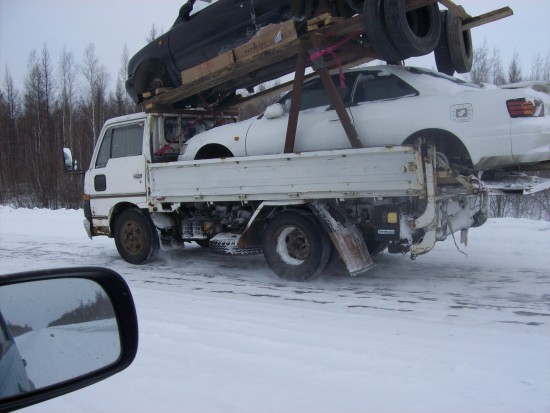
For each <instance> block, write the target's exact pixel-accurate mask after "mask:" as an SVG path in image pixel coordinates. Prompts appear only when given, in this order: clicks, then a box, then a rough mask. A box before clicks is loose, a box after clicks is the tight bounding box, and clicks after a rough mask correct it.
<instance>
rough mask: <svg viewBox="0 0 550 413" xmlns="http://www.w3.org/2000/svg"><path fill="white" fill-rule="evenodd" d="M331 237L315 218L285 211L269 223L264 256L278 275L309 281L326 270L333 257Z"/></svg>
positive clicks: (264, 238)
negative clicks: (331, 254)
mask: <svg viewBox="0 0 550 413" xmlns="http://www.w3.org/2000/svg"><path fill="white" fill-rule="evenodd" d="M330 247H331V243H330V239H329V237H328V235H327V234H326V232H324V231H323V230H322V229H321V228H319V227H318V226H316V225H315V222H314V221H313V219H311V218H309V217H308V216H306V215H304V214H301V213H299V212H295V211H284V212H281V213H279V214H278V215H276V216H275V217H274V218H273V219H271V221H269V222H268V224H267V226H266V228H265V232H264V236H263V250H264V257H265V260H266V262H267V265H268V266H269V268H271V269H272V270H273V272H274V273H275V274H277V275H278V276H279V277H281V278H284V279H287V280H292V281H306V280H309V279H311V278H313V277H315V276H317V275H319V274H320V273H321V272H323V271H324V270H325V268H326V267H327V265H328V262H329V259H330Z"/></svg>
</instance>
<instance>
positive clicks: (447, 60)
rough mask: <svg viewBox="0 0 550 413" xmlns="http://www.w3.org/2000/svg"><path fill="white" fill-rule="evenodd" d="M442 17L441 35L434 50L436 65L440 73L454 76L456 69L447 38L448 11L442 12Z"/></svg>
mask: <svg viewBox="0 0 550 413" xmlns="http://www.w3.org/2000/svg"><path fill="white" fill-rule="evenodd" d="M440 16H441V35H440V36H439V43H438V44H437V47H436V48H435V50H434V55H435V65H436V67H437V71H438V72H441V73H445V74H446V75H449V76H453V75H454V74H455V67H454V65H453V62H452V60H451V53H450V52H449V40H448V37H447V10H443V11H441V13H440Z"/></svg>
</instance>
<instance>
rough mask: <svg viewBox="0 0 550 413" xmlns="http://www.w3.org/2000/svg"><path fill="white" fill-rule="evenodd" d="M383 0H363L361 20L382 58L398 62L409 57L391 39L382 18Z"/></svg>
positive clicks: (370, 40) (368, 37)
mask: <svg viewBox="0 0 550 413" xmlns="http://www.w3.org/2000/svg"><path fill="white" fill-rule="evenodd" d="M384 2H385V0H365V3H364V5H363V20H364V22H365V28H366V33H367V39H368V41H369V43H371V44H372V46H373V47H374V50H375V51H376V52H377V53H378V55H379V56H380V58H381V59H382V60H386V61H388V62H398V61H400V60H404V59H407V58H409V57H411V55H408V54H407V53H403V52H402V51H401V50H399V49H398V48H397V47H396V46H395V44H394V43H393V42H392V41H391V38H390V34H389V31H388V28H387V25H386V22H385V18H384Z"/></svg>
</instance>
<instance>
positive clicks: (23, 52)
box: [0, 0, 550, 90]
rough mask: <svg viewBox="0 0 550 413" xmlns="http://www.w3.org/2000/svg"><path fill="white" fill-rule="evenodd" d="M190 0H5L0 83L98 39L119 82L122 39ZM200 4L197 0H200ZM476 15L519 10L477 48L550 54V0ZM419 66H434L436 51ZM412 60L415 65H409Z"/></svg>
mask: <svg viewBox="0 0 550 413" xmlns="http://www.w3.org/2000/svg"><path fill="white" fill-rule="evenodd" d="M184 2H185V0H0V85H1V84H2V83H3V80H4V74H5V71H6V65H7V67H8V70H9V73H10V74H11V76H12V77H13V79H14V81H15V84H16V87H17V88H18V89H20V90H21V89H22V88H23V84H24V78H25V76H26V74H27V63H28V60H29V55H30V53H31V51H32V50H36V52H37V53H40V52H41V50H42V48H43V46H44V44H46V45H47V48H48V51H49V53H50V59H51V61H52V64H53V66H54V68H57V66H58V62H59V58H60V55H61V52H62V50H63V47H65V48H66V49H67V50H68V51H71V52H72V53H73V55H74V57H75V60H76V61H77V62H79V63H80V62H81V61H82V57H83V54H84V50H85V49H86V47H87V46H88V45H89V44H90V43H94V45H95V51H96V55H97V56H98V58H99V60H100V62H101V63H102V64H103V65H105V66H106V68H107V70H108V72H109V73H110V74H111V86H112V85H113V84H114V81H115V80H116V77H117V75H118V72H119V69H120V67H121V55H122V49H123V47H124V45H126V46H127V47H128V50H129V52H130V56H132V55H133V54H134V53H136V52H137V51H138V50H139V49H140V48H141V47H143V46H144V45H145V38H146V37H147V35H148V33H149V31H150V29H151V26H152V25H153V24H155V26H156V27H157V29H159V30H161V29H162V30H164V31H167V30H168V29H169V28H170V27H171V26H172V24H173V22H174V20H175V18H176V17H177V14H178V10H179V7H180V6H181V5H182V4H183V3H184ZM198 3H200V2H197V4H198ZM456 3H460V4H462V5H463V6H464V7H465V8H466V11H467V12H469V13H470V14H471V15H478V14H481V13H484V12H487V11H491V10H494V9H497V8H500V7H503V6H510V7H511V8H512V9H513V10H514V14H515V15H514V16H512V17H509V18H507V19H504V20H501V21H498V22H495V23H491V24H488V25H486V26H482V27H479V28H475V29H473V37H474V46H476V47H478V46H481V44H482V43H483V40H484V39H486V40H487V43H488V45H489V46H490V47H492V46H496V47H498V48H499V49H500V52H501V55H502V59H503V63H504V64H505V65H506V66H507V65H508V63H509V61H510V59H511V57H512V55H513V53H514V51H517V52H518V53H519V57H520V60H521V63H522V66H523V70H524V73H525V74H527V72H528V71H529V66H530V64H531V61H532V59H533V57H534V56H535V55H536V54H537V53H538V54H540V55H542V56H546V55H548V54H550V24H549V20H548V18H549V16H550V0H461V1H456ZM412 63H413V64H416V65H423V66H426V67H429V68H431V67H434V66H435V63H434V59H433V55H430V56H427V57H423V58H421V59H415V60H414V61H413V62H412ZM409 64H411V63H409Z"/></svg>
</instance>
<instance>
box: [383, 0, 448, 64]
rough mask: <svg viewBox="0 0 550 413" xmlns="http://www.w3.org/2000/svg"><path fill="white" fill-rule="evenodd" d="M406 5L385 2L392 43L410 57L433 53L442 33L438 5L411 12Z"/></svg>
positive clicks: (392, 0) (399, 0)
mask: <svg viewBox="0 0 550 413" xmlns="http://www.w3.org/2000/svg"><path fill="white" fill-rule="evenodd" d="M405 5H406V1H405V0H384V18H385V20H386V26H387V28H388V30H389V34H390V37H391V40H392V42H393V43H394V44H395V46H396V47H397V48H398V49H399V50H401V52H403V53H404V54H406V55H409V56H423V55H426V54H428V53H431V52H432V51H433V50H434V49H435V48H436V46H437V42H438V41H439V36H440V33H441V21H440V17H439V7H438V6H437V3H433V4H431V5H429V6H424V7H420V8H418V9H415V10H412V11H410V12H407V11H406V8H405Z"/></svg>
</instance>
